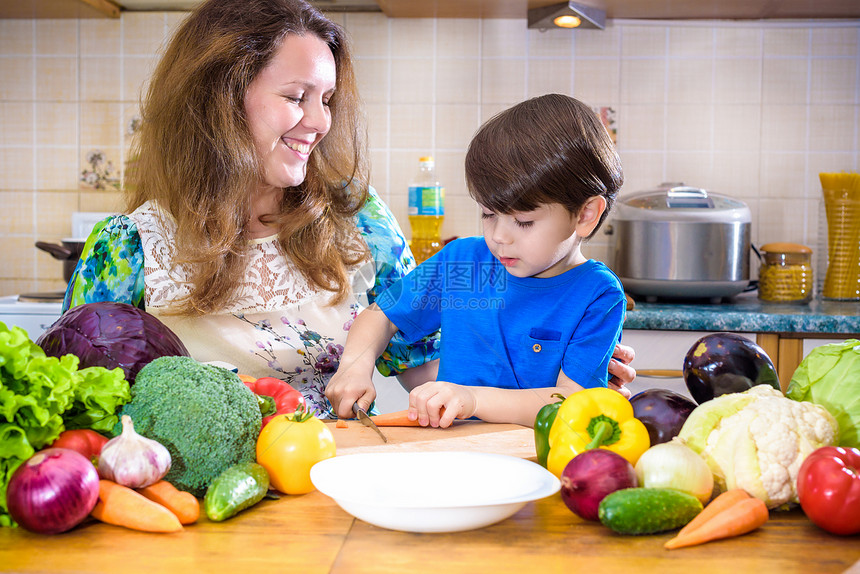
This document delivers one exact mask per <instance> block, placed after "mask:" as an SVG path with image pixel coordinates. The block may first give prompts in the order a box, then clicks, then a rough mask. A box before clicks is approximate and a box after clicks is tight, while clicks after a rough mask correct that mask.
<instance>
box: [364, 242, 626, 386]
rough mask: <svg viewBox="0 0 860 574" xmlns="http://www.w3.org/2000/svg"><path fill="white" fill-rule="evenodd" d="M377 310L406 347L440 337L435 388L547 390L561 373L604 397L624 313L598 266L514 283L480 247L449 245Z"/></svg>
mask: <svg viewBox="0 0 860 574" xmlns="http://www.w3.org/2000/svg"><path fill="white" fill-rule="evenodd" d="M376 303H377V305H379V307H380V308H381V309H382V310H383V311H384V312H385V315H386V316H387V317H388V318H389V320H391V322H392V323H394V324H395V325H397V327H398V328H399V329H400V331H401V332H402V333H403V335H404V338H405V339H406V340H407V341H417V340H419V339H421V337H423V336H425V335H427V334H429V333H432V332H434V331H436V330H437V329H439V328H440V327H441V328H442V337H441V362H440V365H439V374H438V376H437V379H438V380H440V381H448V382H451V383H457V384H461V385H470V386H487V387H500V388H506V389H521V388H542V387H554V386H555V385H556V381H557V378H558V373H559V369H561V370H563V371H564V374H565V375H567V376H568V377H569V378H570V379H572V380H573V381H575V382H576V383H578V384H579V385H581V386H583V387H586V388H589V387H601V386H602V387H605V386H606V384H607V378H608V367H609V360H610V358H611V357H612V352H613V350H614V349H615V344H616V343H617V342H619V341H620V340H621V329H622V326H623V323H624V313H625V309H626V298H625V296H624V290H623V288H622V286H621V282H620V281H619V280H618V278H617V277H616V276H615V274H614V273H612V271H610V270H609V268H608V267H606V265H604V264H603V263H600V262H598V261H594V260H589V261H587V262H586V263H583V264H582V265H579V266H578V267H575V268H573V269H571V270H569V271H567V272H565V273H562V274H561V275H557V276H555V277H549V278H544V279H539V278H534V277H525V278H523V277H514V276H513V275H511V274H510V273H508V272H507V271H506V270H505V268H504V266H503V265H502V264H501V263H500V262H499V261H498V260H497V259H496V258H495V257H493V255H492V253H490V250H489V248H488V247H487V244H486V242H485V241H484V238H483V237H468V238H464V239H458V240H456V241H452V242H451V243H449V244H448V245H446V246H445V248H443V249H442V250H441V251H440V252H439V253H437V254H436V255H434V256H433V257H431V258H430V259H428V260H427V261H425V262H424V263H422V264H421V265H419V266H418V267H417V268H416V269H414V270H412V271H411V272H410V273H409V274H408V275H406V276H404V277H402V278H401V279H400V280H399V281H398V282H396V283H394V284H393V285H391V286H390V287H389V288H388V289H387V290H386V291H385V292H384V293H383V294H382V295H380V296H379V297H378V298H377V300H376Z"/></svg>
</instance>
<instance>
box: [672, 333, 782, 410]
mask: <svg viewBox="0 0 860 574" xmlns="http://www.w3.org/2000/svg"><path fill="white" fill-rule="evenodd" d="M683 373H684V382H685V383H686V385H687V389H689V391H690V395H691V396H692V397H693V399H695V401H696V402H697V403H699V404H702V403H704V402H706V401H709V400H711V399H713V398H714V397H719V396H721V395H726V394H729V393H741V392H743V391H746V390H748V389H750V388H752V387H753V386H755V385H770V386H772V387H773V388H775V389H776V390H780V386H779V377H778V376H777V374H776V367H774V365H773V361H772V360H771V359H770V357H768V356H767V353H765V352H764V349H762V348H761V347H759V346H758V345H756V344H755V343H754V342H752V341H750V340H749V339H747V338H746V337H741V336H740V335H735V334H734V333H712V334H710V335H705V336H704V337H702V338H701V339H699V340H698V341H696V342H695V343H693V346H692V347H690V350H689V351H687V355H686V357H684V368H683Z"/></svg>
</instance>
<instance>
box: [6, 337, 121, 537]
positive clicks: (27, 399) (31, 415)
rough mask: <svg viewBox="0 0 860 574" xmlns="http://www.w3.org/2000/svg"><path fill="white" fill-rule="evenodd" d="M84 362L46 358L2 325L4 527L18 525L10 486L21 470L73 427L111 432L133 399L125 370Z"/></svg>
mask: <svg viewBox="0 0 860 574" xmlns="http://www.w3.org/2000/svg"><path fill="white" fill-rule="evenodd" d="M79 363H80V362H79V360H78V358H77V357H76V356H74V355H64V356H62V357H60V358H57V357H48V356H46V355H45V352H44V351H43V350H42V349H41V348H40V347H39V346H38V345H36V344H35V343H34V342H33V341H31V340H30V339H29V337H28V336H27V332H26V331H24V330H23V329H21V328H20V327H12V328H8V327H7V326H6V325H5V324H4V323H2V322H0V526H12V525H14V523H13V521H12V518H11V517H10V516H9V513H8V509H7V506H6V487H7V485H8V484H9V480H10V479H11V478H12V473H14V472H15V469H17V468H18V467H19V466H20V465H21V464H22V463H23V462H24V461H25V460H27V459H28V458H30V457H31V456H32V455H33V454H34V453H35V452H36V451H38V450H40V449H42V448H44V447H46V446H48V445H49V444H51V443H52V442H53V441H54V440H56V438H57V437H58V436H60V433H61V432H62V431H64V430H65V429H67V428H69V429H76V428H90V429H93V430H96V431H102V432H105V433H109V431H110V430H111V429H112V428H113V426H114V425H115V424H116V422H117V420H118V418H117V412H118V410H119V408H120V407H121V406H122V405H124V404H125V403H127V402H129V401H130V400H131V392H130V389H129V384H128V382H127V381H126V380H125V375H124V374H123V371H122V369H120V368H116V369H112V370H108V369H106V368H104V367H89V368H86V369H78V365H79Z"/></svg>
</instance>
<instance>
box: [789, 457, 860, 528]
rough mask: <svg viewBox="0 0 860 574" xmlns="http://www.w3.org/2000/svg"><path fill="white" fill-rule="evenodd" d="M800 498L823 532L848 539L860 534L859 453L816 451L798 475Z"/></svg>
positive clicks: (811, 517)
mask: <svg viewBox="0 0 860 574" xmlns="http://www.w3.org/2000/svg"><path fill="white" fill-rule="evenodd" d="M797 497H798V498H799V499H800V507H801V508H803V511H804V512H805V513H806V515H807V516H808V517H809V519H810V520H812V522H814V523H815V524H816V525H818V526H819V527H820V528H823V529H824V530H826V531H828V532H832V533H833V534H842V535H845V536H848V535H851V534H857V533H858V532H860V449H856V448H849V447H842V446H824V447H821V448H819V449H816V450H814V451H813V452H812V454H810V455H809V456H807V457H806V459H804V461H803V464H801V465H800V470H798V472H797Z"/></svg>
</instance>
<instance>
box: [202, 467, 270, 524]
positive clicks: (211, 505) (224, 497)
mask: <svg viewBox="0 0 860 574" xmlns="http://www.w3.org/2000/svg"><path fill="white" fill-rule="evenodd" d="M268 491H269V473H267V472H266V469H265V468H263V466H262V465H260V464H257V463H256V462H243V463H240V464H235V465H233V466H231V467H230V468H228V469H227V470H225V471H224V472H222V473H221V474H220V475H218V478H216V479H215V480H214V481H212V484H210V485H209V488H208V489H206V496H204V497H203V509H204V511H205V512H206V516H208V517H209V520H212V521H214V522H220V521H222V520H226V519H228V518H230V517H231V516H234V515H236V514H238V513H239V512H241V511H243V510H245V509H246V508H250V507H252V506H254V505H255V504H257V503H258V502H260V501H261V500H263V497H264V496H266V493H267V492H268Z"/></svg>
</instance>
